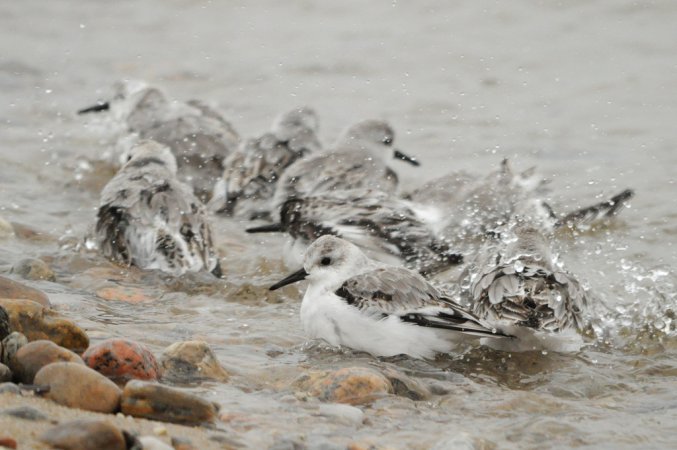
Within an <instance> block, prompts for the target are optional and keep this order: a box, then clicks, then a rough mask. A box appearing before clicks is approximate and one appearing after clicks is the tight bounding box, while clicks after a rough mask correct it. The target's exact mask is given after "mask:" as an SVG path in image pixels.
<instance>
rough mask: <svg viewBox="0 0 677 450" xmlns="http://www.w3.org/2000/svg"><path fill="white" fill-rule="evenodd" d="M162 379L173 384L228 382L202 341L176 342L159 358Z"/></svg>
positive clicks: (222, 370)
mask: <svg viewBox="0 0 677 450" xmlns="http://www.w3.org/2000/svg"><path fill="white" fill-rule="evenodd" d="M160 364H162V369H163V377H164V378H166V379H168V380H171V381H174V382H183V383H185V382H191V381H200V380H216V381H228V378H229V376H230V375H229V374H228V372H226V369H224V368H223V367H222V366H221V364H220V363H219V361H218V360H217V359H216V356H214V353H213V352H212V350H211V349H210V348H209V345H208V344H207V343H206V342H204V341H186V342H176V343H174V344H172V345H170V346H169V347H167V348H166V349H165V351H164V352H163V353H162V356H161V357H160Z"/></svg>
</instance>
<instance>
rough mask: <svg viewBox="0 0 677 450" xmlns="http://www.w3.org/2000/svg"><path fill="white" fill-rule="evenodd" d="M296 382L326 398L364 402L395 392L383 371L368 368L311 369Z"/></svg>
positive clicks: (321, 398)
mask: <svg viewBox="0 0 677 450" xmlns="http://www.w3.org/2000/svg"><path fill="white" fill-rule="evenodd" d="M294 384H295V385H296V387H297V388H300V389H301V390H305V391H307V392H308V393H309V394H310V395H312V396H313V397H318V398H319V399H320V400H323V401H330V402H335V403H348V404H351V405H362V404H366V403H370V402H372V401H374V400H376V399H377V398H380V397H383V396H385V395H387V394H389V393H392V392H393V387H392V385H391V384H390V381H388V379H387V378H386V377H385V376H384V375H383V374H382V373H380V372H377V371H375V370H373V369H368V368H365V367H346V368H343V369H339V370H336V371H332V372H326V371H325V372H310V373H308V374H305V375H302V376H301V377H300V378H298V379H297V380H296V381H295V382H294Z"/></svg>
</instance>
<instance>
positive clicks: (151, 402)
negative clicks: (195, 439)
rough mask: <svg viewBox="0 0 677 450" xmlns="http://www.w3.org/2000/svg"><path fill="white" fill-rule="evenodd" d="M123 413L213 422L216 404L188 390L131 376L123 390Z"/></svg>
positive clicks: (159, 418)
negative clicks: (132, 378)
mask: <svg viewBox="0 0 677 450" xmlns="http://www.w3.org/2000/svg"><path fill="white" fill-rule="evenodd" d="M121 409H122V412H123V413H124V414H128V415H130V416H135V417H143V418H146V419H152V420H161V421H164V422H175V423H183V424H193V425H197V424H201V423H205V422H213V421H214V419H215V418H216V414H217V412H218V408H217V407H216V405H214V404H213V403H211V402H208V401H207V400H203V399H201V398H200V397H197V396H195V395H193V394H190V393H188V392H184V391H182V390H179V389H175V388H171V387H168V386H163V385H161V384H157V383H150V382H147V381H139V380H132V381H130V382H129V383H127V385H126V386H125V389H124V391H123V392H122V403H121Z"/></svg>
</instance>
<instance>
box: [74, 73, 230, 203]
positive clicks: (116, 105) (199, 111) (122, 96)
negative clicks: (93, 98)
mask: <svg viewBox="0 0 677 450" xmlns="http://www.w3.org/2000/svg"><path fill="white" fill-rule="evenodd" d="M113 89H114V94H113V96H112V98H111V99H110V101H107V102H100V103H98V104H96V105H94V106H91V107H89V108H84V109H81V110H80V111H78V113H79V114H86V113H93V112H102V111H106V112H108V117H109V118H110V119H111V120H110V121H109V122H110V123H111V125H112V127H113V128H114V130H115V131H116V132H117V134H118V137H119V143H120V146H121V147H123V150H122V151H121V152H120V153H121V155H120V158H121V159H123V162H124V159H126V151H127V150H128V149H129V148H131V147H132V146H133V145H134V144H135V143H136V142H137V141H138V140H141V139H152V140H154V141H157V142H160V143H162V144H165V145H167V146H169V147H170V148H171V150H172V153H174V156H175V157H176V160H177V162H178V167H179V176H180V177H181V178H182V179H183V180H185V181H187V182H188V183H190V184H191V185H192V186H193V188H194V190H195V193H196V194H197V195H198V196H199V197H200V198H201V199H202V200H206V199H208V198H209V196H210V195H211V190H212V187H213V186H214V183H215V182H216V181H217V180H218V179H219V178H220V177H221V174H222V173H223V161H224V160H225V159H226V157H227V156H228V155H229V154H230V153H231V152H232V151H234V150H235V149H236V148H237V145H238V144H239V141H240V138H239V136H238V134H237V132H236V131H235V130H234V129H233V127H232V125H231V124H230V123H229V122H227V121H226V120H225V119H224V118H223V117H222V116H221V115H220V114H219V113H218V112H216V111H214V110H213V109H211V108H210V107H208V106H207V105H205V104H203V103H201V102H199V101H196V100H191V101H188V102H179V101H172V100H170V99H169V98H168V97H167V96H166V95H165V94H164V93H163V92H162V91H160V90H159V89H157V88H155V87H152V86H149V85H147V84H146V83H145V82H142V81H122V82H118V83H116V84H115V85H114V87H113Z"/></svg>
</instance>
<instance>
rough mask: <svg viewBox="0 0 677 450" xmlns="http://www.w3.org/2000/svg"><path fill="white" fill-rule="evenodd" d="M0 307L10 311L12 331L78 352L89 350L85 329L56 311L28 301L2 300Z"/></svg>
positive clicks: (29, 338) (32, 339)
mask: <svg viewBox="0 0 677 450" xmlns="http://www.w3.org/2000/svg"><path fill="white" fill-rule="evenodd" d="M0 305H2V306H4V307H5V309H7V312H8V313H9V318H10V324H11V327H12V329H13V330H14V331H18V332H20V333H23V334H24V335H25V336H26V338H28V340H29V341H37V340H40V339H47V340H50V341H52V342H54V343H55V344H57V345H60V346H61V347H65V348H67V349H69V350H73V351H74V352H76V353H81V352H83V351H84V350H85V349H86V348H87V347H89V338H88V337H87V334H86V333H85V332H84V330H83V329H82V328H80V327H79V326H77V325H76V324H75V323H74V322H73V321H72V320H69V319H67V318H65V317H63V316H62V315H61V314H59V313H58V312H56V311H53V310H51V309H49V308H46V307H45V306H43V305H40V304H38V303H36V302H33V301H27V300H15V299H6V298H0Z"/></svg>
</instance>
